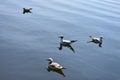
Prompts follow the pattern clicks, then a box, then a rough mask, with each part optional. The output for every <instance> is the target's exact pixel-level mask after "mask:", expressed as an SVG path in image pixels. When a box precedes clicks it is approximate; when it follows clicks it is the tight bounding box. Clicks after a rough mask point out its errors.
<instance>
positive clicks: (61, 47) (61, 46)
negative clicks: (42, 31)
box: [58, 43, 75, 53]
mask: <svg viewBox="0 0 120 80" xmlns="http://www.w3.org/2000/svg"><path fill="white" fill-rule="evenodd" d="M63 47H67V48H69V49H70V50H71V51H73V53H75V50H74V48H73V47H72V46H71V45H70V44H67V45H62V44H61V43H60V46H59V47H58V49H59V50H62V49H63Z"/></svg>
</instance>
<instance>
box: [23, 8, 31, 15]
mask: <svg viewBox="0 0 120 80" xmlns="http://www.w3.org/2000/svg"><path fill="white" fill-rule="evenodd" d="M31 10H32V8H23V14H25V13H32V12H31Z"/></svg>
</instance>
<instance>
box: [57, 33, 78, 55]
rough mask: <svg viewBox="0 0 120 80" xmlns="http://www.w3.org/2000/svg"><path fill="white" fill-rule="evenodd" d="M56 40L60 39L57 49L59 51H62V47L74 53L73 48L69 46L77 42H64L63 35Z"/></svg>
mask: <svg viewBox="0 0 120 80" xmlns="http://www.w3.org/2000/svg"><path fill="white" fill-rule="evenodd" d="M58 38H61V40H60V47H58V48H59V50H62V47H67V48H69V49H71V50H72V51H73V52H74V53H75V51H74V49H73V47H72V46H71V44H72V43H74V42H76V41H77V40H64V39H63V38H64V36H63V35H61V36H59V37H58Z"/></svg>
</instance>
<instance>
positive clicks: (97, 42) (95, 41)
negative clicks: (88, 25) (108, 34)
mask: <svg viewBox="0 0 120 80" xmlns="http://www.w3.org/2000/svg"><path fill="white" fill-rule="evenodd" d="M89 37H90V38H91V41H89V42H88V43H90V42H93V43H96V44H99V47H102V39H103V37H100V38H96V37H92V36H89Z"/></svg>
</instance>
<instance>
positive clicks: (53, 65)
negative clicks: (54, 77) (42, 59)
mask: <svg viewBox="0 0 120 80" xmlns="http://www.w3.org/2000/svg"><path fill="white" fill-rule="evenodd" d="M47 60H48V61H49V65H48V67H49V68H51V69H53V70H62V69H66V68H64V67H63V66H61V65H60V64H59V63H57V62H54V61H53V59H52V58H48V59H47Z"/></svg>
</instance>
